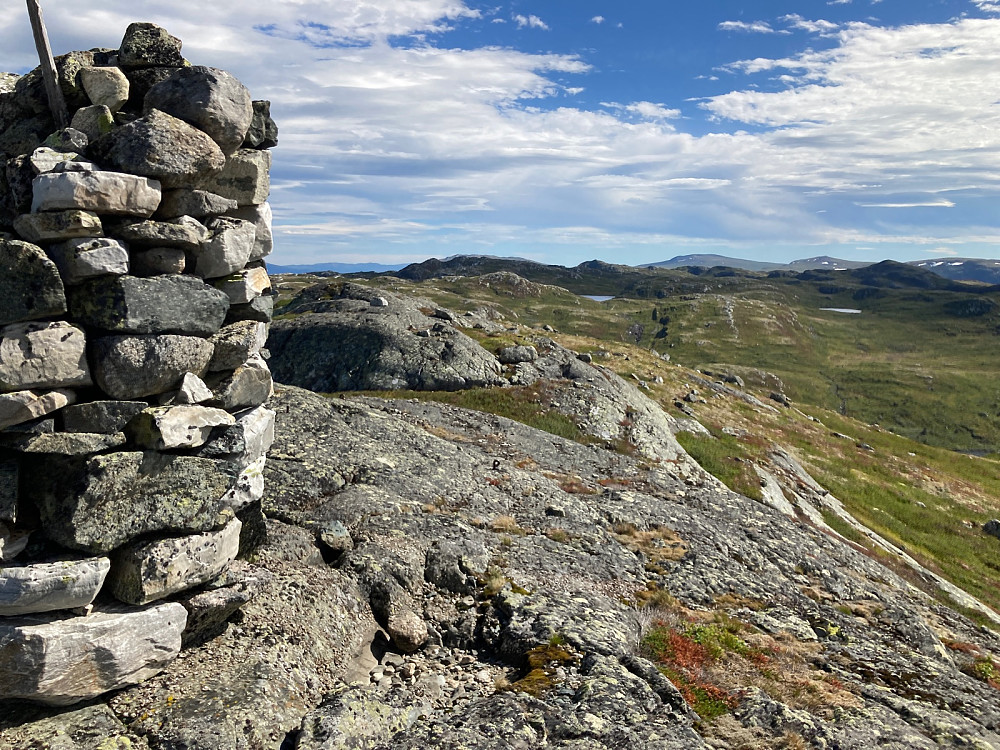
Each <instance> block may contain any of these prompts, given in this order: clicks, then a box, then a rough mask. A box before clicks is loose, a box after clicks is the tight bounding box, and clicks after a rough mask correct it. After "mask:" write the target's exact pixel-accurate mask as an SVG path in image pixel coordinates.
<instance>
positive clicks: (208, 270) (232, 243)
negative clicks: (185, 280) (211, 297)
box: [194, 217, 257, 279]
mask: <svg viewBox="0 0 1000 750" xmlns="http://www.w3.org/2000/svg"><path fill="white" fill-rule="evenodd" d="M206 226H207V227H208V230H209V231H210V232H211V235H210V236H209V238H208V239H207V240H205V242H203V243H202V244H201V246H200V247H199V248H198V250H197V252H196V257H195V264H194V272H195V273H196V274H198V275H199V276H201V277H202V278H203V279H215V278H219V277H220V276H228V275H229V274H231V273H235V272H237V271H241V270H242V269H243V267H244V266H245V265H246V264H247V261H249V259H250V253H251V252H252V251H253V247H254V242H255V241H256V236H257V234H256V231H257V230H256V228H255V227H254V225H253V224H251V223H250V222H249V221H243V220H242V219H231V218H228V217H220V218H216V219H212V220H211V221H209V222H208V224H207V225H206Z"/></svg>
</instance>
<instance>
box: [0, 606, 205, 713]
mask: <svg viewBox="0 0 1000 750" xmlns="http://www.w3.org/2000/svg"><path fill="white" fill-rule="evenodd" d="M186 622H187V610H185V609H184V607H183V606H182V605H180V604H177V603H175V602H168V603H165V604H158V605H155V606H151V607H145V608H143V609H133V608H126V607H107V608H102V609H101V610H99V611H97V612H94V613H93V614H91V615H89V616H87V617H59V616H52V615H49V616H29V617H21V618H13V619H10V620H6V621H0V699H12V698H17V699H22V700H29V701H36V702H39V703H45V704H48V705H53V706H68V705H71V704H73V703H78V702H80V701H83V700H88V699H90V698H96V697H97V696H99V695H101V694H102V693H106V692H108V691H111V690H117V689H119V688H123V687H126V686H128V685H134V684H136V683H139V682H142V681H143V680H145V679H148V678H150V677H152V676H153V675H155V674H157V673H158V672H160V671H162V670H163V669H164V668H165V667H166V666H167V665H168V664H170V662H172V661H173V660H174V659H175V658H176V657H177V654H178V653H179V652H180V648H181V633H182V632H183V631H184V626H185V624H186Z"/></svg>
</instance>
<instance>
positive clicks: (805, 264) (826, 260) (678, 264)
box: [641, 254, 869, 271]
mask: <svg viewBox="0 0 1000 750" xmlns="http://www.w3.org/2000/svg"><path fill="white" fill-rule="evenodd" d="M867 265H869V264H868V263H864V262H862V261H856V260H842V259H840V258H831V257H830V256H828V255H819V256H817V257H815V258H804V259H802V260H793V261H792V262H791V263H769V262H767V261H761V260H746V259H744V258H730V257H728V256H725V255H711V254H701V255H678V256H676V257H674V258H671V259H670V260H664V261H660V262H659V263H644V264H642V266H641V267H642V268H685V267H698V268H717V267H719V266H722V267H725V268H741V269H743V270H744V271H808V270H811V269H814V268H826V269H829V270H832V271H842V270H847V269H851V268H861V267H862V266H867Z"/></svg>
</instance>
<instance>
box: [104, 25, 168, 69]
mask: <svg viewBox="0 0 1000 750" xmlns="http://www.w3.org/2000/svg"><path fill="white" fill-rule="evenodd" d="M118 64H119V65H121V67H123V68H126V69H127V68H150V67H162V66H180V65H183V64H184V57H183V56H182V55H181V40H180V39H178V38H177V37H175V36H171V35H170V34H168V33H167V30H166V29H164V28H162V27H160V26H157V25H156V24H154V23H132V24H129V27H128V28H127V29H126V30H125V36H124V37H123V38H122V43H121V46H120V47H119V48H118Z"/></svg>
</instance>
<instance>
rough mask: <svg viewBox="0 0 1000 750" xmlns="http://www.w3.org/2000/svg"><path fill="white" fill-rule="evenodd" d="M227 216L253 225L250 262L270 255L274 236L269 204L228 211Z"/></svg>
mask: <svg viewBox="0 0 1000 750" xmlns="http://www.w3.org/2000/svg"><path fill="white" fill-rule="evenodd" d="M226 215H227V216H232V217H233V218H235V219H243V220H244V221H249V222H251V223H252V224H253V225H254V229H255V232H256V234H255V236H254V245H253V250H252V251H251V252H250V258H249V260H250V261H255V260H261V259H262V258H265V257H267V256H268V255H270V254H271V251H272V250H273V249H274V234H273V231H272V228H271V223H272V213H271V204H270V203H268V202H266V201H265V202H264V203H261V204H259V205H251V206H243V207H241V208H235V209H234V210H231V211H228V212H227V213H226Z"/></svg>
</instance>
